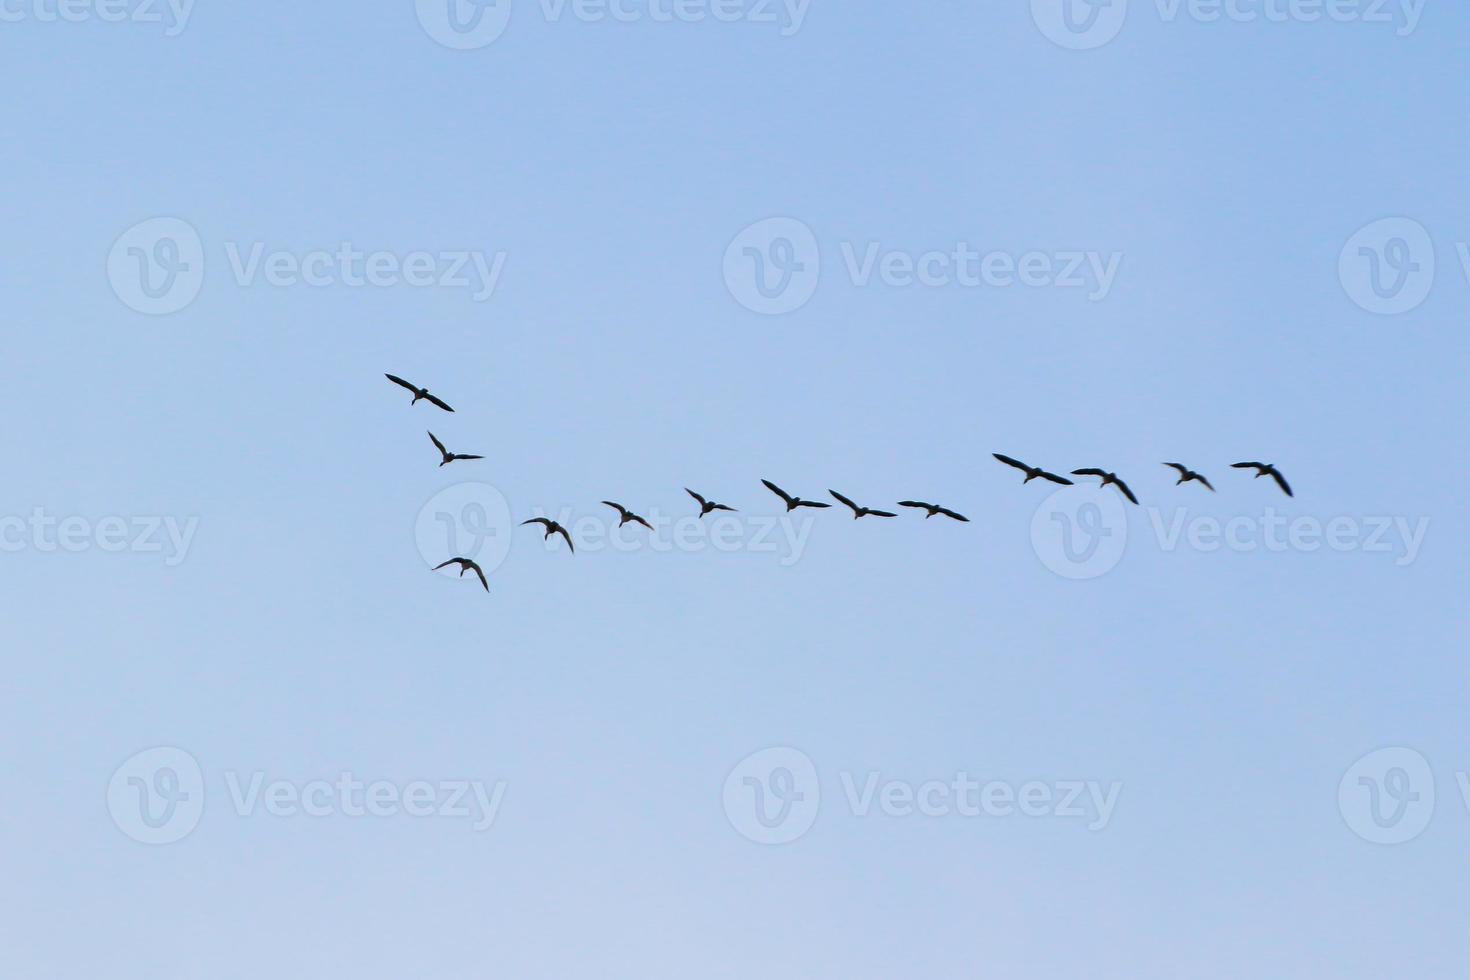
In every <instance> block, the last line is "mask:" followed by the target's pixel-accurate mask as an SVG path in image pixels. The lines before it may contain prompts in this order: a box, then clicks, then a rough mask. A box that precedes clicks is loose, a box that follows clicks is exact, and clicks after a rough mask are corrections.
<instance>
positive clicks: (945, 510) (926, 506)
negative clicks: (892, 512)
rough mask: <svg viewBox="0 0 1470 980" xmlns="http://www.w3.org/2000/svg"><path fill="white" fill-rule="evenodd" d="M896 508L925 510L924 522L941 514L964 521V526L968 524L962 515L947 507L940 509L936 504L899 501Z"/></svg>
mask: <svg viewBox="0 0 1470 980" xmlns="http://www.w3.org/2000/svg"><path fill="white" fill-rule="evenodd" d="M898 506H900V507H920V508H922V509H924V510H927V511H928V512H929V513H927V514H925V515H924V520H926V521H927V520H928V519H929V518H931V517H933V516H934V515H935V514H943V515H944V516H945V517H953V518H954V519H955V520H957V521H964V522H965V523H966V524H968V523H970V519H969V518H968V517H966V516H965V515H964V514H956V513H955V512H954V511H952V510H950V509H949V508H948V507H941V506H939V505H938V504H926V503H924V502H923V501H922V500H900V501H899V502H898Z"/></svg>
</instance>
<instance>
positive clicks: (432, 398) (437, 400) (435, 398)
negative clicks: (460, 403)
mask: <svg viewBox="0 0 1470 980" xmlns="http://www.w3.org/2000/svg"><path fill="white" fill-rule="evenodd" d="M424 397H425V398H427V399H428V400H429V401H431V402H433V403H434V404H435V405H438V406H439V407H440V408H442V409H444V411H446V412H452V411H454V409H452V408H450V407H449V406H448V405H446V404H444V402H443V400H441V399H440V398H439V397H438V396H437V395H430V394H425V395H424Z"/></svg>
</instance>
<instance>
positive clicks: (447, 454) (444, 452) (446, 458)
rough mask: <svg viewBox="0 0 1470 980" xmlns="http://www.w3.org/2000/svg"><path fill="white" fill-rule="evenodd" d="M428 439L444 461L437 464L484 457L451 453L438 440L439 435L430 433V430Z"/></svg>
mask: <svg viewBox="0 0 1470 980" xmlns="http://www.w3.org/2000/svg"><path fill="white" fill-rule="evenodd" d="M429 441H430V442H432V443H433V444H434V448H435V449H437V450H439V455H441V456H443V457H444V462H442V463H440V464H439V465H440V466H447V465H449V464H450V463H452V462H454V461H455V460H456V459H484V458H485V457H484V456H473V455H471V454H469V453H452V452H450V451H449V450H447V449H445V448H444V443H442V442H440V441H439V437H438V436H436V435H434V433H432V432H430V433H429Z"/></svg>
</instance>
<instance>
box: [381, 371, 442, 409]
mask: <svg viewBox="0 0 1470 980" xmlns="http://www.w3.org/2000/svg"><path fill="white" fill-rule="evenodd" d="M383 377H385V378H387V379H388V380H389V381H391V382H393V383H394V384H396V385H399V386H401V387H404V388H407V389H408V390H409V391H411V392H413V401H411V402H409V404H410V405H417V404H418V403H419V399H420V398H422V399H424V400H426V401H428V402H431V403H432V404H435V405H438V406H439V407H440V408H442V409H444V411H446V412H452V411H454V409H452V408H450V407H449V406H448V405H446V404H444V402H443V401H441V400H440V399H439V398H438V397H437V396H435V395H431V394H429V389H428V388H420V387H419V386H417V385H415V384H411V383H409V382H407V381H404V380H403V379H402V378H400V377H398V376H397V375H393V374H385V375H383Z"/></svg>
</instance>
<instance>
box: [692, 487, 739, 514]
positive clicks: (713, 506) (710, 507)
mask: <svg viewBox="0 0 1470 980" xmlns="http://www.w3.org/2000/svg"><path fill="white" fill-rule="evenodd" d="M684 492H685V493H687V494H689V496H691V497H693V498H694V499H695V500H697V501H699V516H700V517H703V516H704V515H706V514H708V513H710V512H711V511H716V510H728V511H730V512H731V513H734V512H735V508H734V507H726V506H725V505H724V504H717V503H714V502H712V501H709V500H706V499H705V498H704V497H702V496H700V495H699V494H697V493H695V492H694V491H693V490H690V489H689V488H688V487H685V488H684Z"/></svg>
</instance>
